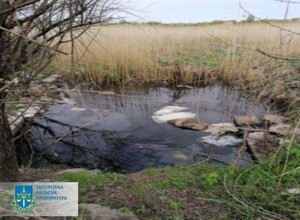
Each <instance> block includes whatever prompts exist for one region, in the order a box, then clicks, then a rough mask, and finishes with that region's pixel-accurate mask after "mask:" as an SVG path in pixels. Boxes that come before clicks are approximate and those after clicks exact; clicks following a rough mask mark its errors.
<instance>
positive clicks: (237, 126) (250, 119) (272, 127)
mask: <svg viewBox="0 0 300 220" xmlns="http://www.w3.org/2000/svg"><path fill="white" fill-rule="evenodd" d="M186 109H187V108H185V107H179V106H167V107H165V108H163V109H161V110H159V111H157V112H156V113H155V114H154V116H153V119H154V120H155V121H158V122H159V123H168V124H170V125H172V126H175V127H178V128H182V129H190V130H195V131H201V132H204V133H208V134H209V135H208V136H205V137H202V138H201V141H202V142H204V143H207V144H212V145H216V146H220V147H224V146H237V147H240V146H242V145H246V146H247V148H248V150H249V151H250V152H251V153H252V155H253V157H254V159H255V160H256V161H258V162H262V161H263V160H264V159H265V158H267V157H268V156H270V155H272V154H273V153H274V152H275V151H276V149H278V148H279V147H280V146H282V145H283V144H284V139H285V138H286V136H288V135H289V134H296V135H300V131H299V130H296V129H294V128H293V127H292V126H290V125H288V124H285V123H284V121H285V118H284V117H282V116H279V115H265V116H263V117H256V116H234V117H233V121H234V123H219V124H211V125H209V124H206V123H202V122H197V121H195V120H191V119H193V118H192V115H193V113H190V112H181V111H183V110H186ZM174 112H176V113H174ZM179 113H181V114H179ZM185 114H186V118H184V115H185ZM178 115H179V116H181V117H179V118H176V116H178ZM170 116H171V117H170ZM189 116H191V117H189ZM194 118H196V116H195V115H194ZM158 119H159V120H158Z"/></svg>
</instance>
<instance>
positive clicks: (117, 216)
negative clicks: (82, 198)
mask: <svg viewBox="0 0 300 220" xmlns="http://www.w3.org/2000/svg"><path fill="white" fill-rule="evenodd" d="M79 216H82V217H83V219H86V220H138V218H137V217H136V216H135V215H134V214H133V213H124V212H121V211H119V210H116V209H111V208H108V207H102V206H100V205H97V204H85V203H83V204H80V205H79Z"/></svg>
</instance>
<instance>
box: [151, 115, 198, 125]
mask: <svg viewBox="0 0 300 220" xmlns="http://www.w3.org/2000/svg"><path fill="white" fill-rule="evenodd" d="M196 116H197V115H196V114H194V113H191V112H177V113H170V114H165V115H159V116H152V119H153V120H154V121H155V122H157V123H160V124H161V123H167V122H168V121H171V120H176V119H194V118H196Z"/></svg>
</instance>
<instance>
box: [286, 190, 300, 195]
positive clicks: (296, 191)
mask: <svg viewBox="0 0 300 220" xmlns="http://www.w3.org/2000/svg"><path fill="white" fill-rule="evenodd" d="M287 192H288V193H290V194H295V195H298V194H300V188H299V189H288V191H287Z"/></svg>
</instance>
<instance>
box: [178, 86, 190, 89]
mask: <svg viewBox="0 0 300 220" xmlns="http://www.w3.org/2000/svg"><path fill="white" fill-rule="evenodd" d="M176 87H177V88H180V89H193V88H194V87H192V86H187V85H177V86H176Z"/></svg>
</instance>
